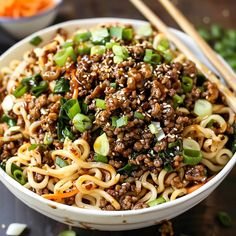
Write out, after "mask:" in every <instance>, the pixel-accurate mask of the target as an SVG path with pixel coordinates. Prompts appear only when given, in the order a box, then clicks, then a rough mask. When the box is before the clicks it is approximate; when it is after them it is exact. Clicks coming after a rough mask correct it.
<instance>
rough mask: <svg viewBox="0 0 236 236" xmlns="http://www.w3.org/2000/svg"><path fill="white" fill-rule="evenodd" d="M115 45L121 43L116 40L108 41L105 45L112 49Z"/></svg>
mask: <svg viewBox="0 0 236 236" xmlns="http://www.w3.org/2000/svg"><path fill="white" fill-rule="evenodd" d="M114 45H119V43H116V42H107V43H106V44H105V47H106V48H107V49H112V47H113V46H114Z"/></svg>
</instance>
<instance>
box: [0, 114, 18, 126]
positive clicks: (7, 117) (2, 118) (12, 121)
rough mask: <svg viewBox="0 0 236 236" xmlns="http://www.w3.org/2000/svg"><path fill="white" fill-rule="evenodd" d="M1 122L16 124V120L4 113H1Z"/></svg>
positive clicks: (10, 124) (9, 124)
mask: <svg viewBox="0 0 236 236" xmlns="http://www.w3.org/2000/svg"><path fill="white" fill-rule="evenodd" d="M1 122H5V123H7V125H8V126H9V127H12V126H15V125H16V120H14V119H12V118H10V117H9V116H7V115H6V114H3V115H2V117H1Z"/></svg>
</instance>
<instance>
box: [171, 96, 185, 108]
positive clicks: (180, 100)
mask: <svg viewBox="0 0 236 236" xmlns="http://www.w3.org/2000/svg"><path fill="white" fill-rule="evenodd" d="M183 102H184V99H183V98H182V97H180V96H179V95H178V94H175V95H174V96H173V107H174V108H177V107H178V106H179V105H181V104H182V103H183Z"/></svg>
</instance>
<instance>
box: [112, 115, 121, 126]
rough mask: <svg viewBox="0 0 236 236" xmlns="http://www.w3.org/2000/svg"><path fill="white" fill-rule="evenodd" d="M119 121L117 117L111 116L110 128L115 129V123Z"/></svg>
mask: <svg viewBox="0 0 236 236" xmlns="http://www.w3.org/2000/svg"><path fill="white" fill-rule="evenodd" d="M118 119H119V117H118V116H112V117H111V123H112V124H111V125H112V127H116V121H117V120H118Z"/></svg>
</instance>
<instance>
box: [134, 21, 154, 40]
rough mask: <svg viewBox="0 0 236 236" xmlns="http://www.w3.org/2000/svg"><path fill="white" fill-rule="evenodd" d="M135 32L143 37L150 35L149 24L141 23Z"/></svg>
mask: <svg viewBox="0 0 236 236" xmlns="http://www.w3.org/2000/svg"><path fill="white" fill-rule="evenodd" d="M137 34H138V35H140V36H145V37H148V36H151V35H152V27H151V25H150V24H146V25H143V26H141V27H139V29H138V31H137Z"/></svg>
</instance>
